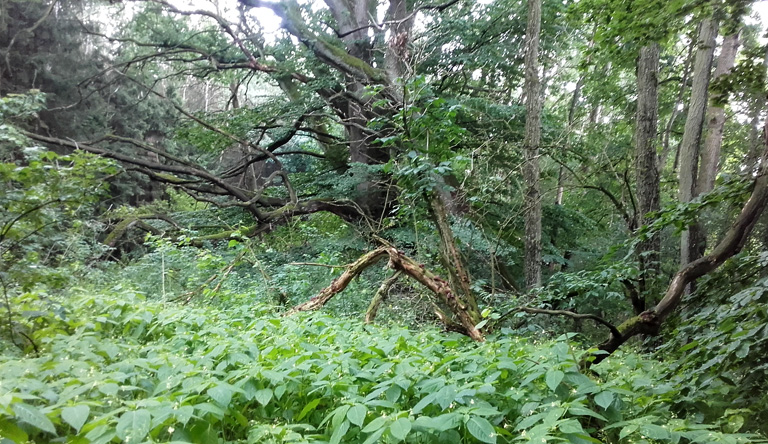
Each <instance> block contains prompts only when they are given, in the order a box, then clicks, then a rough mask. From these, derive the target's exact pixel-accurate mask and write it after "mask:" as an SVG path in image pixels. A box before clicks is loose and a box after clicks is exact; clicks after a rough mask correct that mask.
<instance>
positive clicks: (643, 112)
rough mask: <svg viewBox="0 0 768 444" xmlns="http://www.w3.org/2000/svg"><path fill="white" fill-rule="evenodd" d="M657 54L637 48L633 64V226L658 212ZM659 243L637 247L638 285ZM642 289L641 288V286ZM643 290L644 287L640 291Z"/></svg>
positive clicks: (655, 48) (655, 239)
mask: <svg viewBox="0 0 768 444" xmlns="http://www.w3.org/2000/svg"><path fill="white" fill-rule="evenodd" d="M659 51H660V46H659V44H658V43H652V44H650V45H647V46H644V47H642V48H641V49H640V57H639V58H638V62H637V116H636V124H635V156H636V157H635V175H636V180H637V207H638V208H637V214H636V217H637V223H636V224H635V225H636V226H638V227H639V226H641V225H644V224H647V223H648V222H649V221H650V220H649V218H648V217H647V214H648V213H650V212H652V211H658V210H659V170H658V167H657V158H658V157H657V154H656V140H657V139H656V134H657V130H658V113H659V99H658V86H659V78H658V76H659ZM659 249H660V241H659V236H658V234H654V235H652V236H651V237H650V238H649V239H648V240H646V241H644V242H642V243H641V244H640V246H639V248H638V254H639V257H640V270H641V272H642V277H641V281H640V282H641V284H642V283H644V282H645V279H646V277H647V275H649V274H652V273H651V272H652V271H653V270H655V269H657V264H658V261H659V253H658V251H659ZM643 286H644V285H643ZM643 290H644V288H643ZM632 302H633V305H634V309H635V312H636V313H640V312H642V311H643V310H645V304H644V302H643V300H642V298H640V299H638V300H633V301H632Z"/></svg>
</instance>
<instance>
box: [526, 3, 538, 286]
mask: <svg viewBox="0 0 768 444" xmlns="http://www.w3.org/2000/svg"><path fill="white" fill-rule="evenodd" d="M540 33H541V0H528V26H527V29H526V32H525V62H524V63H525V110H526V117H525V138H524V141H523V151H524V157H525V160H524V164H523V180H524V181H525V196H524V205H523V209H524V212H525V264H524V268H525V286H526V288H527V289H528V290H530V289H532V288H535V287H538V286H540V285H541V192H540V183H539V181H540V169H539V144H540V142H541V107H542V103H541V85H540V82H539V35H540Z"/></svg>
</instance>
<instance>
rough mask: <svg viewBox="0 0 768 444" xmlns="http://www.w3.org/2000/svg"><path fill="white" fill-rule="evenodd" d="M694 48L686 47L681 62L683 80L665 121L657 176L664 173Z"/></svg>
mask: <svg viewBox="0 0 768 444" xmlns="http://www.w3.org/2000/svg"><path fill="white" fill-rule="evenodd" d="M695 46H696V42H695V41H693V42H691V44H690V45H689V46H688V55H687V56H686V57H685V61H684V62H683V79H682V80H681V81H680V88H679V89H678V91H677V97H676V98H675V104H674V105H673V106H672V114H671V115H670V116H669V120H667V125H666V127H665V128H664V136H663V142H662V147H661V154H660V155H659V162H658V166H659V174H661V172H662V171H664V166H665V165H666V163H667V158H668V157H669V152H670V151H671V149H672V146H671V144H670V141H669V138H670V136H671V135H672V128H674V126H675V122H676V121H677V116H678V115H679V114H680V111H679V109H678V108H680V106H681V105H682V103H683V96H684V95H685V90H686V89H687V88H688V77H689V76H690V75H691V58H692V57H693V49H694V47H695ZM677 147H678V149H677V150H675V159H674V160H673V165H672V171H673V172H674V171H676V170H677V162H678V160H679V159H678V158H679V156H680V149H679V148H680V145H679V144H678V146H677Z"/></svg>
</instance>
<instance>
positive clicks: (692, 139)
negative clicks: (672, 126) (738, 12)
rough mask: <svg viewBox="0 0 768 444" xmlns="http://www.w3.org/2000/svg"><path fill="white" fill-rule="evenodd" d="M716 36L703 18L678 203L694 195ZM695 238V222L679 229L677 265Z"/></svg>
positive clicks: (690, 256)
mask: <svg viewBox="0 0 768 444" xmlns="http://www.w3.org/2000/svg"><path fill="white" fill-rule="evenodd" d="M716 37H717V22H716V21H715V20H713V19H704V20H703V21H702V22H701V27H700V29H699V36H698V49H697V51H696V59H695V61H694V66H693V78H692V81H693V86H692V89H691V100H690V104H689V106H688V116H687V118H686V121H685V131H684V132H683V141H682V143H681V145H680V172H679V179H680V192H679V199H680V202H681V203H688V202H690V201H691V200H692V199H693V198H694V197H695V194H694V193H695V191H696V176H697V172H698V165H699V163H698V159H699V144H700V143H701V135H702V129H703V126H704V113H705V111H706V109H707V96H708V94H707V90H708V88H709V77H710V70H711V68H712V59H713V58H714V52H715V38H716ZM698 240H699V236H698V229H697V227H696V224H694V225H692V226H691V227H690V228H689V229H688V230H685V231H683V232H682V233H681V235H680V265H685V264H687V263H689V262H691V261H693V260H695V259H696V251H697V250H698V248H697V242H698Z"/></svg>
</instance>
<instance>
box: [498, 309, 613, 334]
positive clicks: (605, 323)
mask: <svg viewBox="0 0 768 444" xmlns="http://www.w3.org/2000/svg"><path fill="white" fill-rule="evenodd" d="M521 311H522V312H525V313H529V314H546V315H553V316H566V317H569V318H572V319H591V320H593V321H595V322H597V323H598V324H601V325H603V326H605V327H607V328H608V330H610V331H611V335H613V336H614V337H616V338H620V337H621V332H619V329H618V328H616V326H615V325H613V324H611V323H610V322H608V321H606V320H605V319H603V318H601V317H600V316H597V315H593V314H585V313H575V312H573V311H568V310H548V309H545V308H534V307H516V308H513V309H512V310H510V311H508V312H506V313H504V314H503V315H501V317H499V319H497V320H496V323H499V322H500V321H501V320H502V319H504V318H506V317H507V316H509V315H512V314H514V313H518V312H521Z"/></svg>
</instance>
